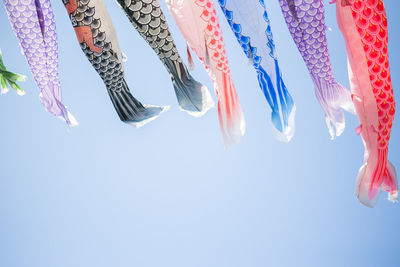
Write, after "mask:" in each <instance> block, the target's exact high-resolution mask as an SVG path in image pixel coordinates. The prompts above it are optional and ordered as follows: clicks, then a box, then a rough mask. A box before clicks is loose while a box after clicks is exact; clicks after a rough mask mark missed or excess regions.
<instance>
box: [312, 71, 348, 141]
mask: <svg viewBox="0 0 400 267" xmlns="http://www.w3.org/2000/svg"><path fill="white" fill-rule="evenodd" d="M313 82H314V86H315V96H316V97H317V100H318V102H319V104H320V105H321V107H322V109H323V110H324V112H325V120H326V125H327V126H328V129H329V134H330V135H331V138H332V139H334V138H335V135H336V136H340V135H341V134H342V133H343V131H344V129H345V127H346V119H345V115H344V112H343V110H346V111H347V112H350V113H352V114H355V108H354V105H353V102H352V100H351V93H350V91H349V90H347V89H346V88H345V87H344V86H342V85H341V84H339V83H337V82H336V81H333V82H328V81H326V80H323V79H318V78H315V77H313Z"/></svg>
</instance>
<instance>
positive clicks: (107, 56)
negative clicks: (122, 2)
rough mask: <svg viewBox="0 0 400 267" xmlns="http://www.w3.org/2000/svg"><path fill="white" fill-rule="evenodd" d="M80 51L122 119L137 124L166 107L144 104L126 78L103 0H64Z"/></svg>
mask: <svg viewBox="0 0 400 267" xmlns="http://www.w3.org/2000/svg"><path fill="white" fill-rule="evenodd" d="M63 3H64V5H65V7H66V9H67V12H68V15H69V17H70V19H71V22H72V26H73V27H74V30H75V33H76V36H77V38H78V42H79V44H80V46H81V49H82V51H83V52H84V53H85V55H86V57H87V58H88V60H89V61H90V63H91V64H92V66H93V67H94V68H95V70H96V71H97V73H98V74H99V75H100V77H101V78H102V80H103V82H104V83H105V85H106V88H107V92H108V94H109V96H110V98H111V102H112V103H113V105H114V108H115V110H116V111H117V113H118V116H119V118H120V119H121V121H123V122H125V123H128V124H130V125H133V126H136V127H140V126H142V125H144V124H146V123H147V122H150V121H151V120H154V119H155V118H157V117H158V115H160V113H162V112H163V111H165V110H166V109H167V107H159V106H150V105H143V104H142V103H140V102H139V101H138V100H137V99H136V98H134V97H133V96H132V94H131V93H130V91H129V88H128V85H127V84H126V82H125V76H124V68H123V64H122V53H121V51H120V49H119V44H118V39H117V34H116V32H115V29H114V26H113V24H112V21H111V18H110V16H109V14H108V11H107V8H106V6H105V4H104V1H103V0H63Z"/></svg>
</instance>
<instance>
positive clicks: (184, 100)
mask: <svg viewBox="0 0 400 267" xmlns="http://www.w3.org/2000/svg"><path fill="white" fill-rule="evenodd" d="M116 2H117V3H118V4H119V6H120V7H121V8H122V9H123V10H124V12H125V14H126V16H127V17H128V19H129V20H130V22H131V23H132V25H133V26H134V27H135V29H136V30H137V31H138V32H139V34H140V35H141V36H142V37H143V38H144V39H145V40H146V41H147V42H148V43H149V45H150V47H151V48H152V49H153V50H154V51H155V52H156V54H157V55H158V57H159V58H160V60H161V62H162V63H163V64H164V66H165V67H166V69H167V70H168V72H169V74H170V76H171V79H172V83H173V86H174V90H175V94H176V97H177V99H178V103H179V107H180V109H181V110H183V111H186V112H188V113H189V114H190V115H193V116H201V115H203V114H204V113H206V112H207V111H208V110H209V109H210V108H212V107H213V106H214V101H213V100H212V98H211V95H210V93H209V91H208V89H207V87H205V86H204V85H202V84H200V83H199V82H197V81H196V80H195V79H194V78H193V77H192V76H191V75H190V73H189V71H188V69H187V67H186V66H185V64H184V63H183V61H182V59H181V58H180V56H179V53H178V50H177V49H176V46H175V43H174V40H173V38H172V35H171V33H170V31H169V28H168V24H167V22H166V20H165V17H164V13H163V12H162V10H161V7H160V4H159V3H158V1H157V0H116Z"/></svg>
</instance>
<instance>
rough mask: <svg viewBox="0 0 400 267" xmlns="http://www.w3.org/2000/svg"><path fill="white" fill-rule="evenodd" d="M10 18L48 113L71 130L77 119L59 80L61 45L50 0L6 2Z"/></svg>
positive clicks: (9, 0)
mask: <svg viewBox="0 0 400 267" xmlns="http://www.w3.org/2000/svg"><path fill="white" fill-rule="evenodd" d="M4 5H5V7H6V10H7V14H8V18H9V20H10V22H11V26H12V28H13V30H14V33H15V35H16V36H17V38H18V40H19V43H20V46H21V49H22V52H23V54H24V55H25V58H26V59H27V61H28V64H29V67H30V69H31V72H32V74H33V77H34V78H35V81H36V84H37V86H38V87H39V90H40V95H39V98H40V102H42V104H43V106H44V107H45V109H46V111H47V112H50V113H51V114H53V115H55V116H57V117H59V118H62V119H63V120H65V121H66V123H67V124H68V125H69V126H75V125H77V124H78V123H77V121H76V120H75V118H74V117H73V116H72V115H71V113H69V111H68V110H67V108H66V107H65V106H64V105H63V103H62V96H61V87H60V80H59V78H58V44H57V33H56V25H55V22H54V14H53V11H52V8H51V4H50V0H4Z"/></svg>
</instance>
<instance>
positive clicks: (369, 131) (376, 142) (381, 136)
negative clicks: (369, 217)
mask: <svg viewBox="0 0 400 267" xmlns="http://www.w3.org/2000/svg"><path fill="white" fill-rule="evenodd" d="M336 16H337V21H338V25H339V28H340V30H341V31H342V34H343V36H344V39H345V43H346V49H347V54H348V68H349V79H350V89H351V92H352V94H353V102H354V105H355V108H356V112H357V116H358V119H359V121H360V126H359V127H358V128H357V131H358V133H359V134H360V135H361V138H362V140H363V143H364V146H365V153H364V164H363V165H362V167H361V168H360V170H359V173H358V177H357V183H356V194H357V197H358V198H359V200H360V201H361V202H362V203H363V204H365V205H367V206H369V207H372V206H373V205H374V204H375V203H376V201H377V199H378V196H379V193H380V192H381V191H387V192H388V193H389V200H392V201H396V200H397V198H398V184H397V175H396V171H395V168H394V166H393V165H392V164H391V163H390V162H389V161H388V159H387V153H388V146H389V139H390V133H391V129H392V123H393V119H394V115H395V108H396V107H395V106H396V103H395V101H394V97H393V86H392V81H391V77H390V68H389V56H388V29H387V17H386V12H385V7H384V3H383V1H382V0H368V1H365V0H364V1H361V0H346V1H342V0H339V1H338V2H337V3H336Z"/></svg>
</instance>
